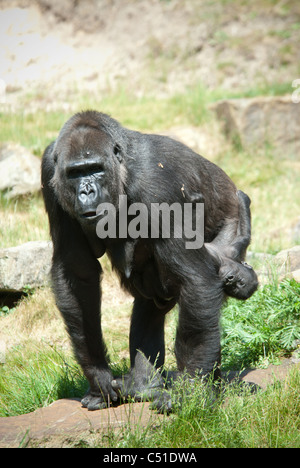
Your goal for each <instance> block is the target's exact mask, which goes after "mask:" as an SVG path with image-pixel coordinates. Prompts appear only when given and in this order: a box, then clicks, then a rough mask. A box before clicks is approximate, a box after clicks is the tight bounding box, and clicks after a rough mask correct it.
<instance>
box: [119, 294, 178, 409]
mask: <svg viewBox="0 0 300 468" xmlns="http://www.w3.org/2000/svg"><path fill="white" fill-rule="evenodd" d="M164 322H165V311H162V310H161V309H159V308H157V307H156V305H155V304H154V302H153V301H152V300H151V299H144V298H137V299H135V302H134V306H133V313H132V319H131V328H130V362H131V370H130V372H129V374H127V375H125V376H122V377H118V378H116V379H114V380H113V381H112V387H113V389H114V390H116V391H118V392H119V394H120V395H121V397H123V398H128V397H131V398H134V399H135V400H138V401H139V400H142V399H145V400H154V402H155V404H154V405H155V407H156V408H158V409H160V410H163V409H166V410H168V409H170V408H169V406H170V405H169V402H168V400H169V395H168V394H167V393H166V392H164V391H163V388H164V380H163V378H162V376H161V374H160V372H159V370H157V367H161V366H162V365H163V364H164V359H165V342H164Z"/></svg>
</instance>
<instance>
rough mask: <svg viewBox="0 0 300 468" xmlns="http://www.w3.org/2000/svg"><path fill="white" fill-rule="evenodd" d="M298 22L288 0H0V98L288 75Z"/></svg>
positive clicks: (160, 91)
mask: <svg viewBox="0 0 300 468" xmlns="http://www.w3.org/2000/svg"><path fill="white" fill-rule="evenodd" d="M120 5H121V6H120ZM299 25H300V4H299V2H297V1H293V0H286V1H284V2H277V3H274V2H272V1H269V0H264V1H263V2H261V1H258V0H254V1H251V2H250V1H249V2H239V1H230V2H210V1H208V0H200V1H199V0H180V1H179V0H171V1H161V0H139V1H138V0H124V1H122V2H120V1H118V0H86V1H77V0H64V1H63V2H61V1H58V0H53V1H49V0H36V1H32V0H0V43H1V50H0V79H1V80H2V81H1V85H2V101H6V105H7V106H12V107H13V108H14V107H16V106H18V105H22V99H21V97H22V96H24V95H25V96H27V97H28V95H29V96H31V99H29V100H28V99H27V110H34V109H35V108H36V107H37V106H38V105H39V106H42V107H43V108H45V106H46V108H47V109H52V108H54V107H61V106H62V102H64V101H65V106H68V105H70V101H71V98H72V95H73V94H74V93H82V92H83V91H84V90H85V91H88V92H90V93H94V94H97V95H98V96H100V97H101V96H105V93H106V92H108V91H111V90H113V89H115V88H117V87H120V86H121V87H123V88H125V89H128V90H130V91H131V92H133V93H134V94H135V95H136V96H142V95H144V94H145V93H147V94H152V95H155V96H156V97H157V96H165V95H170V94H173V93H174V92H177V91H183V90H185V89H186V87H188V86H191V85H194V84H197V83H199V82H200V83H203V84H204V86H206V87H207V88H210V89H214V88H216V87H222V88H223V89H230V90H232V91H235V90H243V89H249V88H255V86H259V85H266V84H269V85H272V84H273V83H274V82H275V83H285V82H287V81H290V82H291V83H292V81H293V80H294V79H296V78H297V77H298V75H299V58H300V57H299V56H300V48H299V39H300V27H299ZM0 87H1V86H0ZM5 88H6V96H5V91H4V90H5ZM291 91H292V88H291ZM36 93H37V96H35V99H33V97H34V96H33V95H34V94H36ZM3 96H5V97H3ZM36 98H37V99H36ZM67 101H68V102H69V104H67Z"/></svg>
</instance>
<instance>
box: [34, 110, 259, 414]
mask: <svg viewBox="0 0 300 468" xmlns="http://www.w3.org/2000/svg"><path fill="white" fill-rule="evenodd" d="M42 185H43V195H44V200H45V205H46V209H47V212H48V216H49V222H50V231H51V236H52V239H53V245H54V254H53V265H52V280H53V288H54V293H55V296H56V302H57V305H58V308H59V309H60V311H61V313H62V315H63V318H64V320H65V323H66V327H67V330H68V332H69V334H70V337H71V340H72V343H73V347H74V350H75V354H76V357H77V359H78V361H79V363H80V364H81V366H82V368H83V371H84V373H85V375H86V377H87V379H88V381H89V385H90V388H89V391H88V393H87V394H86V396H85V397H84V399H83V400H82V403H83V405H84V406H85V407H87V408H88V409H89V410H94V409H99V408H103V407H104V406H106V405H107V403H109V401H111V400H112V401H116V400H117V398H118V395H117V391H116V390H117V386H116V381H114V382H113V384H112V381H113V377H112V375H111V372H110V370H109V366H108V358H107V353H106V347H105V344H104V341H103V337H102V331H101V319H100V305H101V289H100V275H101V272H102V270H101V266H100V264H99V261H98V258H99V257H101V256H102V255H103V254H104V253H105V252H106V253H107V255H108V256H109V258H110V260H111V262H112V265H113V267H114V268H115V269H116V271H117V272H118V274H119V276H120V279H121V282H122V284H123V285H124V286H125V287H126V288H127V289H128V290H129V291H130V292H131V294H132V295H133V296H134V305H133V313H132V319H131V328H130V360H131V366H132V368H133V369H134V365H135V360H136V359H135V358H136V356H137V350H140V351H141V352H142V353H144V355H145V356H146V357H147V358H148V359H149V360H150V363H152V364H154V363H155V365H156V366H158V367H159V366H161V365H162V364H163V363H164V356H165V350H164V321H165V314H166V313H167V312H168V311H169V310H170V309H172V308H173V306H174V305H175V304H176V303H178V304H179V321H178V329H177V335H176V344H175V354H176V358H177V364H178V371H179V372H182V371H187V372H188V373H189V374H190V375H195V374H196V373H198V372H199V373H201V374H203V375H206V374H207V373H209V372H212V371H213V369H215V376H216V377H217V376H218V375H219V369H218V364H219V363H220V336H219V312H220V308H221V305H222V301H223V298H224V290H223V282H222V279H221V277H220V276H219V274H218V268H216V265H215V261H214V256H213V255H211V254H210V253H209V250H208V249H206V247H205V246H203V247H202V248H199V249H186V248H185V239H184V238H176V237H175V236H174V235H173V236H171V238H170V239H165V238H162V237H161V236H159V237H158V238H155V239H153V238H152V239H151V238H148V239H146V238H139V239H131V238H129V237H127V238H115V239H112V238H106V239H100V238H99V237H98V236H97V234H96V225H97V223H98V222H99V220H100V219H101V217H102V216H103V212H102V211H101V212H100V213H98V212H97V207H98V205H99V204H100V203H104V202H110V203H112V204H113V205H114V206H115V207H117V206H118V202H119V195H126V196H127V200H128V205H131V204H132V203H137V202H140V203H144V204H145V205H146V206H147V207H148V208H149V212H150V206H151V203H163V202H166V203H168V204H169V205H171V204H172V203H174V202H177V203H180V204H181V205H182V206H183V205H184V204H185V203H187V202H188V201H189V200H192V199H193V194H196V199H197V197H198V199H199V194H200V198H201V200H202V199H203V200H204V202H205V208H204V214H205V232H204V234H205V242H206V243H209V242H211V241H212V240H213V239H214V238H216V236H217V235H218V234H219V238H220V233H221V237H223V239H225V241H226V243H227V244H230V243H231V242H232V241H233V240H234V237H235V236H236V233H237V229H238V222H239V200H238V196H237V190H236V187H235V185H234V184H233V182H232V181H231V180H230V179H229V178H228V177H227V175H226V174H225V173H224V172H223V171H222V170H221V169H220V168H218V167H217V166H215V165H214V164H212V163H211V162H209V161H207V160H206V159H204V158H202V157H201V156H199V155H197V154H195V153H194V152H193V151H191V150H190V149H189V148H187V147H186V146H185V145H183V144H181V143H179V142H176V141H174V140H172V139H170V138H167V137H163V136H157V135H146V134H141V133H138V132H134V131H130V130H127V129H125V128H123V127H122V126H121V125H120V124H119V123H118V122H116V121H115V120H113V119H112V118H110V117H109V116H107V115H105V114H102V113H98V112H95V111H87V112H82V113H79V114H76V115H74V116H73V117H72V118H71V119H70V120H69V121H68V122H67V123H66V124H65V125H64V126H63V128H62V130H61V132H60V134H59V136H58V138H57V140H56V141H55V142H53V143H52V144H51V145H49V146H48V148H47V149H46V151H45V153H44V156H43V162H42ZM197 194H198V195H197ZM249 240H250V239H249ZM128 250H129V251H131V252H132V253H131V254H130V258H131V261H130V268H128V266H129V265H128V263H129V261H128V256H127V251H128ZM141 285H142V286H141ZM138 354H139V353H138ZM132 375H134V373H133V374H132ZM143 385H144V384H143ZM143 385H142V386H143ZM133 386H134V383H133ZM137 386H139V388H140V382H139V383H138V384H137ZM144 386H145V388H144V390H145V392H146V393H147V388H148V387H147V382H145V385H144ZM150 387H151V384H150ZM133 393H134V389H133ZM150 393H151V392H150Z"/></svg>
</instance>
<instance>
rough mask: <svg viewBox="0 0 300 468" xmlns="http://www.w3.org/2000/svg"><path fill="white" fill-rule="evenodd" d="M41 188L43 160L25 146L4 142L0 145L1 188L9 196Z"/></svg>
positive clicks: (32, 191)
mask: <svg viewBox="0 0 300 468" xmlns="http://www.w3.org/2000/svg"><path fill="white" fill-rule="evenodd" d="M40 188H41V160H40V159H39V158H37V157H36V156H33V155H32V154H31V153H30V151H28V150H27V149H26V148H24V147H23V146H20V145H18V144H15V143H4V144H3V145H1V146H0V190H7V191H8V192H7V197H8V198H13V197H16V196H18V195H24V194H27V193H34V192H37V191H39V190H40Z"/></svg>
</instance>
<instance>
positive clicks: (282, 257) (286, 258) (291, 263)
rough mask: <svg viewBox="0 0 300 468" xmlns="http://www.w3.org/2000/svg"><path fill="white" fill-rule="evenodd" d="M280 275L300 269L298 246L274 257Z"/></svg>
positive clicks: (299, 247) (299, 249)
mask: <svg viewBox="0 0 300 468" xmlns="http://www.w3.org/2000/svg"><path fill="white" fill-rule="evenodd" d="M274 261H275V263H276V265H277V266H278V267H279V269H280V273H290V272H294V271H296V270H299V269H300V245H296V246H295V247H292V248H291V249H287V250H282V251H281V252H279V253H278V254H277V255H275V257H274Z"/></svg>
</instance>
